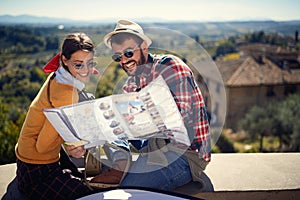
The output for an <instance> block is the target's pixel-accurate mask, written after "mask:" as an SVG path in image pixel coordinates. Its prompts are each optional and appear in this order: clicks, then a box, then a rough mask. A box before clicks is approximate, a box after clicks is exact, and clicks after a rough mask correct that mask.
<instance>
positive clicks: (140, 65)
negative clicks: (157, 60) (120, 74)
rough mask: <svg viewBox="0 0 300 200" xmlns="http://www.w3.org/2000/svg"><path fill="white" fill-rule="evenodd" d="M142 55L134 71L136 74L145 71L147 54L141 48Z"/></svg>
mask: <svg viewBox="0 0 300 200" xmlns="http://www.w3.org/2000/svg"><path fill="white" fill-rule="evenodd" d="M140 55H141V59H140V62H138V63H137V66H136V70H135V73H134V75H135V76H137V75H139V74H141V73H142V72H143V67H144V65H145V64H146V58H145V55H144V54H143V51H142V49H140Z"/></svg>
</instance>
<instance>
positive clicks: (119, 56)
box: [111, 49, 136, 62]
mask: <svg viewBox="0 0 300 200" xmlns="http://www.w3.org/2000/svg"><path fill="white" fill-rule="evenodd" d="M135 50H136V49H126V50H125V51H124V52H123V53H115V54H114V55H112V57H111V58H112V59H113V60H114V61H116V62H120V61H121V60H122V55H124V56H125V57H126V58H131V57H132V56H133V55H134V51H135Z"/></svg>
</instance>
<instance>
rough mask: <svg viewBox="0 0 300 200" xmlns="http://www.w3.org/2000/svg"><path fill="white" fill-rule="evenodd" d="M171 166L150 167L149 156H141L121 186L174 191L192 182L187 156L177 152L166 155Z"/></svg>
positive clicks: (169, 152)
mask: <svg viewBox="0 0 300 200" xmlns="http://www.w3.org/2000/svg"><path fill="white" fill-rule="evenodd" d="M165 155H166V157H167V159H168V161H169V165H168V166H167V167H162V166H159V165H148V164H147V158H148V157H147V156H139V158H138V159H137V161H135V162H134V164H133V165H132V166H131V168H130V170H129V172H128V173H127V175H126V176H125V178H124V179H123V181H122V182H121V186H135V187H149V188H153V189H160V190H168V191H170V190H173V189H175V188H176V187H178V186H181V185H184V184H186V183H188V182H190V181H191V180H192V176H191V172H190V168H189V164H188V161H187V159H186V157H185V156H181V155H179V154H177V153H175V152H171V151H168V152H167V153H165Z"/></svg>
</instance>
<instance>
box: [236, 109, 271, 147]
mask: <svg viewBox="0 0 300 200" xmlns="http://www.w3.org/2000/svg"><path fill="white" fill-rule="evenodd" d="M272 122H273V121H272V118H270V113H268V110H267V109H265V108H263V107H259V106H254V107H252V109H250V111H249V112H248V113H247V114H246V115H245V118H244V119H242V120H241V121H239V124H238V126H239V128H240V129H243V130H245V131H246V132H247V133H248V134H249V136H250V138H251V139H252V140H256V139H259V150H260V151H263V139H264V137H265V136H267V135H271V132H272V125H273V123H272Z"/></svg>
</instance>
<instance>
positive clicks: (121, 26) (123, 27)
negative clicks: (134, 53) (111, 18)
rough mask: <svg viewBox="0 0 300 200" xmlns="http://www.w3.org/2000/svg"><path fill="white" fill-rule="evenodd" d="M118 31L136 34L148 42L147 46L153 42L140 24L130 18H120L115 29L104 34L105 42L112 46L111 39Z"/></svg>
mask: <svg viewBox="0 0 300 200" xmlns="http://www.w3.org/2000/svg"><path fill="white" fill-rule="evenodd" d="M118 33H131V34H134V35H136V36H138V37H140V38H141V39H142V40H144V41H145V42H146V43H147V46H150V44H151V43H152V41H151V39H150V38H148V37H147V36H146V35H145V34H144V31H143V29H142V27H141V26H140V25H138V24H137V23H135V22H132V21H129V20H119V21H118V23H117V25H116V27H115V29H114V30H113V31H112V32H110V33H108V34H107V35H105V36H104V39H103V40H104V44H105V45H106V46H108V47H109V48H111V43H110V39H111V37H112V36H113V35H115V34H118Z"/></svg>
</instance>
